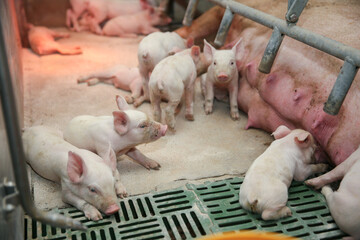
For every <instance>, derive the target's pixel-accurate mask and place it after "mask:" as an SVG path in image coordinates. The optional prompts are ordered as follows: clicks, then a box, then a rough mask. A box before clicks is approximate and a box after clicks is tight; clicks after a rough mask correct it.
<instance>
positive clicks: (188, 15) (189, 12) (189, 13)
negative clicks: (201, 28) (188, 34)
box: [183, 0, 199, 26]
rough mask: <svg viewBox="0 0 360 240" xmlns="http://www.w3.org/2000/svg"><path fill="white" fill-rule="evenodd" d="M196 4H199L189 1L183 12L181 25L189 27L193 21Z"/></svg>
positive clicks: (195, 1) (197, 1) (195, 0)
mask: <svg viewBox="0 0 360 240" xmlns="http://www.w3.org/2000/svg"><path fill="white" fill-rule="evenodd" d="M198 3H199V0H190V1H189V4H188V6H187V8H186V11H185V16H184V20H183V24H184V25H185V26H190V25H191V23H192V20H193V19H194V15H195V12H196V8H197V5H198Z"/></svg>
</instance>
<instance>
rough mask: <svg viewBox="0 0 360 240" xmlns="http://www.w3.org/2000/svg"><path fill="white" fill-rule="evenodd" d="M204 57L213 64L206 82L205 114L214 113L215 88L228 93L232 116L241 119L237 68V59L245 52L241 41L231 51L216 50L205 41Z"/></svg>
mask: <svg viewBox="0 0 360 240" xmlns="http://www.w3.org/2000/svg"><path fill="white" fill-rule="evenodd" d="M204 43H205V45H204V55H205V57H206V58H207V61H208V62H211V64H210V66H209V68H208V72H207V74H206V81H205V87H203V88H205V93H204V94H205V113H206V114H210V113H212V111H213V101H214V88H217V89H219V90H222V91H224V90H225V91H227V92H228V93H229V97H230V116H231V118H232V119H234V120H237V119H239V110H238V104H237V94H238V79H239V74H238V70H237V67H236V58H237V56H239V55H240V54H242V52H243V51H244V50H243V49H244V47H243V45H242V44H241V39H240V40H239V41H238V42H237V43H236V44H235V46H234V47H233V48H232V49H231V50H216V49H215V48H214V47H212V46H211V45H210V44H209V43H208V42H207V41H206V40H204Z"/></svg>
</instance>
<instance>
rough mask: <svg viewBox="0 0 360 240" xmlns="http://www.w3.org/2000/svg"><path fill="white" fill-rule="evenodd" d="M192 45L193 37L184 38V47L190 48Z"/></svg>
mask: <svg viewBox="0 0 360 240" xmlns="http://www.w3.org/2000/svg"><path fill="white" fill-rule="evenodd" d="M192 46H194V38H193V37H188V39H186V47H187V48H191V47H192Z"/></svg>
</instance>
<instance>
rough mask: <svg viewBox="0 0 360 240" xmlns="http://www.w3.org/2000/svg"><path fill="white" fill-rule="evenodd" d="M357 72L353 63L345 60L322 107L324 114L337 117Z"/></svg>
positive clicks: (347, 59)
mask: <svg viewBox="0 0 360 240" xmlns="http://www.w3.org/2000/svg"><path fill="white" fill-rule="evenodd" d="M358 70H359V68H358V67H356V66H355V65H354V62H353V61H352V60H351V59H350V58H345V62H344V65H343V66H342V68H341V70H340V73H339V75H338V77H337V79H336V81H335V84H334V87H333V89H332V90H331V93H330V95H329V97H328V100H327V101H326V103H325V105H324V109H323V110H324V112H326V113H328V114H331V115H337V114H338V113H339V110H340V107H341V105H342V103H343V102H344V99H345V97H346V94H347V93H348V91H349V88H350V87H351V84H352V82H353V81H354V78H355V75H356V73H357V71H358Z"/></svg>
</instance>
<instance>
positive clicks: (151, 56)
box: [134, 32, 193, 107]
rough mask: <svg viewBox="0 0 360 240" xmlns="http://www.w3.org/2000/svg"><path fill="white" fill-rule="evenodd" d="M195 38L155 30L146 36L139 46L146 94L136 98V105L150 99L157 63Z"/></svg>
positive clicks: (140, 68)
mask: <svg viewBox="0 0 360 240" xmlns="http://www.w3.org/2000/svg"><path fill="white" fill-rule="evenodd" d="M192 45H193V40H192V39H189V40H188V41H185V40H184V39H182V38H181V37H180V36H179V35H178V34H177V33H174V32H155V33H152V34H150V35H148V36H146V37H144V38H143V39H142V40H141V42H140V44H139V48H138V60H139V70H140V74H141V76H142V82H143V90H144V95H143V96H141V97H140V98H138V99H135V102H134V106H135V107H138V106H140V105H141V104H142V103H143V102H144V101H149V100H150V98H149V76H150V73H151V72H152V71H153V69H154V67H155V66H156V64H158V63H159V62H160V61H161V60H162V59H164V58H165V57H167V56H169V55H170V54H172V53H173V52H176V51H179V50H183V49H185V48H186V47H191V46H192Z"/></svg>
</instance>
